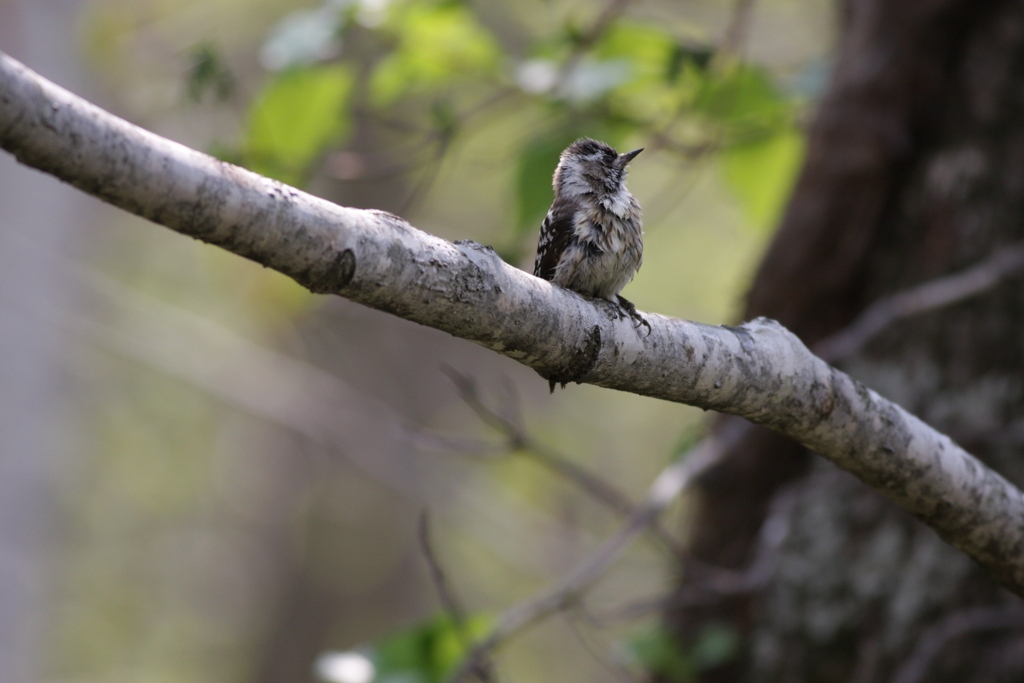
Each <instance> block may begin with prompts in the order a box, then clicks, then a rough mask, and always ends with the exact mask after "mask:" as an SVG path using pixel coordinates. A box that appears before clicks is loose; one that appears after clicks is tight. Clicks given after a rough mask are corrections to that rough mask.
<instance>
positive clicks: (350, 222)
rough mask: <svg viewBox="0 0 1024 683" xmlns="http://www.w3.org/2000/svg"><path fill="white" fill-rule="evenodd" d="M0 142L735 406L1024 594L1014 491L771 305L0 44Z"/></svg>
mask: <svg viewBox="0 0 1024 683" xmlns="http://www.w3.org/2000/svg"><path fill="white" fill-rule="evenodd" d="M0 146H2V147H3V148H4V149H7V150H8V151H10V152H12V153H13V154H15V155H16V156H17V158H18V159H19V160H20V161H21V162H22V163H25V164H27V165H29V166H33V167H35V168H38V169H40V170H42V171H45V172H47V173H51V174H53V175H55V176H57V177H58V178H60V179H62V180H64V181H66V182H69V183H71V184H73V185H75V186H77V187H79V188H81V189H83V190H84V191H86V192H89V193H91V194H93V195H95V196H97V197H99V198H101V199H103V200H105V201H108V202H110V203H112V204H114V205H116V206H119V207H121V208H123V209H125V210H128V211H131V212H133V213H136V214H138V215H140V216H144V217H146V218H149V219H151V220H153V221H156V222H158V223H161V224H163V225H166V226H167V227H169V228H171V229H173V230H177V231H178V232H181V233H183V234H186V235H191V236H192V237H195V238H197V239H200V240H203V241H205V242H209V243H211V244H216V245H218V246H221V247H224V248H225V249H228V250H229V251H232V252H234V253H236V254H239V255H242V256H245V257H247V258H250V259H252V260H254V261H257V262H258V263H262V264H263V265H265V266H268V267H270V268H274V269H275V270H278V271H280V272H282V273H284V274H286V275H289V276H291V277H292V278H294V279H295V280H296V281H298V282H299V283H301V284H302V285H304V286H306V287H308V288H309V289H310V290H312V291H314V292H322V293H331V294H338V295H341V296H344V297H346V298H349V299H352V300H354V301H358V302H360V303H363V304H366V305H368V306H372V307H374V308H377V309H380V310H384V311H388V312H390V313H394V314H396V315H399V316H402V317H404V318H407V319H409V320H413V321H415V322H418V323H422V324H424V325H430V326H431V327H435V328H438V329H440V330H444V331H446V332H449V333H450V334H453V335H455V336H458V337H462V338H465V339H469V340H472V341H474V342H476V343H478V344H481V345H483V346H486V347H487V348H490V349H493V350H494V351H497V352H499V353H502V354H504V355H506V356H509V357H511V358H514V359H515V360H518V361H519V362H521V363H524V364H526V365H528V366H530V367H532V368H534V369H535V370H537V372H539V373H540V374H541V375H543V376H544V377H548V378H552V379H556V380H561V381H577V382H587V383H590V384H596V385H599V386H603V387H608V388H613V389H620V390H623V391H630V392H633V393H637V394H643V395H646V396H653V397H656V398H662V399H666V400H670V401H678V402H681V403H688V404H691V405H696V406H700V407H702V408H706V409H714V410H719V411H722V412H726V413H732V414H735V415H740V416H742V417H745V418H747V419H749V420H751V421H752V422H755V423H758V424H762V425H765V426H767V427H770V428H772V429H775V430H778V431H779V432H782V433H784V434H787V435H788V436H791V437H793V438H794V439H796V440H798V441H800V442H801V443H803V444H805V445H806V446H807V447H809V448H811V449H812V450H814V451H816V452H817V453H819V454H821V455H822V456H824V457H826V458H828V459H830V460H832V461H833V462H834V463H836V464H837V465H838V466H840V467H842V468H844V469H846V470H848V471H850V472H852V473H854V474H855V475H857V476H858V477H860V478H861V479H863V480H864V481H866V482H867V483H868V484H870V485H872V486H874V487H875V488H877V489H879V490H880V491H882V492H883V493H885V494H886V495H887V496H889V497H890V498H892V499H893V500H895V501H896V502H897V503H899V504H900V505H901V506H903V507H904V508H905V509H907V510H908V511H910V512H911V513H913V514H914V515H916V516H917V517H919V518H920V519H922V520H924V521H925V522H927V523H928V524H929V525H931V526H932V527H933V528H934V529H936V530H937V531H938V532H939V533H940V534H941V535H942V536H943V538H945V539H946V540H947V541H949V542H950V543H952V544H953V545H955V546H956V547H958V548H960V549H962V550H963V551H965V552H967V553H968V554H970V555H971V556H972V557H974V558H975V559H976V560H977V561H978V562H980V563H981V564H982V565H983V566H985V567H986V568H987V569H988V570H989V571H990V572H991V573H992V574H993V576H995V577H996V578H997V579H998V580H999V581H1000V582H1002V583H1003V584H1004V585H1006V586H1008V587H1009V588H1011V589H1013V590H1014V591H1016V592H1017V593H1018V594H1021V595H1024V496H1022V494H1021V492H1020V491H1018V490H1017V489H1016V488H1014V487H1013V486H1012V485H1011V484H1009V483H1008V482H1007V481H1006V480H1004V479H1003V478H1002V477H1000V476H999V475H998V474H996V473H995V472H993V471H991V470H989V469H988V468H986V467H985V466H984V465H982V464H981V463H980V462H978V461H977V460H975V459H974V458H973V457H972V456H970V455H969V454H968V453H966V452H964V451H963V450H962V449H961V448H959V447H958V446H957V445H956V444H954V443H953V442H952V441H951V440H950V439H949V438H948V437H946V436H944V435H942V434H939V433H937V432H936V431H935V430H933V429H931V428H930V427H928V426H927V425H925V424H924V423H922V422H921V421H920V420H918V419H917V418H915V417H914V416H912V415H910V414H908V413H907V412H906V411H904V410H903V409H901V408H900V407H898V406H896V405H894V404H893V403H891V402H889V401H886V400H885V399H883V398H881V397H880V396H878V395H877V394H875V393H874V392H872V391H870V390H869V389H867V388H865V387H863V386H862V385H860V384H858V383H857V382H855V381H854V380H852V379H851V378H850V377H848V376H847V375H845V374H843V373H841V372H839V371H838V370H835V369H834V368H832V367H830V366H829V365H828V364H826V363H825V362H824V361H822V360H821V359H819V358H817V357H815V356H814V355H812V354H811V353H810V352H809V351H808V350H807V348H806V347H805V346H804V345H803V344H802V343H801V342H800V340H799V339H797V338H796V337H795V336H794V335H792V334H791V333H789V332H788V331H787V330H785V329H784V328H782V327H781V326H780V325H778V324H777V323H775V322H773V321H771V320H765V319H759V320H755V321H753V322H750V323H747V324H745V325H743V326H740V327H712V326H709V325H699V324H695V323H691V322H687V321H683V320H676V319H672V318H666V317H663V316H659V315H655V314H646V317H647V320H648V321H649V322H650V324H651V333H650V334H649V335H647V336H644V332H645V330H643V329H641V330H640V331H637V330H635V329H634V328H633V324H632V322H631V321H630V320H629V319H621V318H620V316H619V311H618V309H617V308H615V307H613V306H611V305H610V304H607V303H604V302H593V301H588V300H585V299H583V298H582V297H579V296H577V295H575V294H573V293H571V292H568V291H566V290H563V289H560V288H558V287H554V286H552V285H551V284H550V283H547V282H544V281H542V280H539V279H537V278H534V277H532V276H531V275H528V274H527V273H524V272H523V271H521V270H518V269H516V268H513V267H512V266H509V265H508V264H506V263H504V262H502V261H501V259H499V258H498V257H497V255H496V254H495V253H494V252H493V250H491V249H489V248H487V247H482V246H480V245H478V244H475V243H471V242H465V243H457V244H452V243H450V242H447V241H445V240H442V239H439V238H437V237H434V236H431V235H428V234H426V233H424V232H421V231H419V230H417V229H415V228H413V227H412V226H410V225H409V224H408V223H406V222H405V221H403V220H402V219H400V218H398V217H396V216H392V215H390V214H387V213H384V212H380V211H361V210H356V209H349V208H343V207H339V206H336V205H334V204H331V203H330V202H327V201H324V200H322V199H318V198H316V197H313V196H311V195H308V194H306V193H304V192H301V191H299V190H296V189H294V188H290V187H288V186H285V185H282V184H281V183H278V182H275V181H273V180H269V179H267V178H264V177H261V176H258V175H256V174H253V173H250V172H248V171H245V170H243V169H240V168H237V167H235V166H231V165H230V164H226V163H223V162H220V161H217V160H216V159H213V158H212V157H209V156H207V155H205V154H201V153H199V152H196V151H194V150H191V149H188V148H187V147H184V146H182V145H179V144H177V143H174V142H171V141H169V140H166V139H164V138H161V137H159V136H157V135H154V134H152V133H149V132H147V131H144V130H142V129H140V128H138V127H136V126H133V125H131V124H129V123H127V122H125V121H123V120H121V119H118V118H117V117H114V116H112V115H110V114H108V113H106V112H104V111H102V110H101V109H98V108H97V107H95V106H93V105H91V104H89V103H87V102H84V101H83V100H81V99H79V98H77V97H75V96H74V95H72V94H70V93H68V92H67V91H65V90H63V89H61V88H59V87H57V86H55V85H53V84H52V83H49V82H48V81H46V80H44V79H43V78H41V77H39V76H38V75H36V74H34V73H33V72H31V71H29V70H28V69H27V68H25V67H24V66H23V65H21V64H19V63H18V62H16V61H14V60H12V59H10V58H8V57H6V56H4V55H2V54H0Z"/></svg>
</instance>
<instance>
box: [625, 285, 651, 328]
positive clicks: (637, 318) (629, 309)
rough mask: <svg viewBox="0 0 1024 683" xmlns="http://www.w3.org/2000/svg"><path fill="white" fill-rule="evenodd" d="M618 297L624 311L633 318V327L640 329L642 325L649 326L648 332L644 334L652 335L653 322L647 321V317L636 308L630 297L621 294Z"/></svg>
mask: <svg viewBox="0 0 1024 683" xmlns="http://www.w3.org/2000/svg"><path fill="white" fill-rule="evenodd" d="M618 297H619V307H620V308H621V309H622V310H623V311H625V312H626V313H627V314H628V315H629V317H630V318H632V319H633V329H634V330H639V329H640V326H641V325H643V326H644V327H646V328H647V334H646V335H644V336H647V337H649V336H651V331H652V330H651V324H650V323H649V322H647V320H646V318H644V317H643V316H642V315H640V313H639V312H638V311H637V310H636V306H634V305H633V302H632V301H630V300H629V299H626V298H624V297H623V296H621V295H618Z"/></svg>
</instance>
